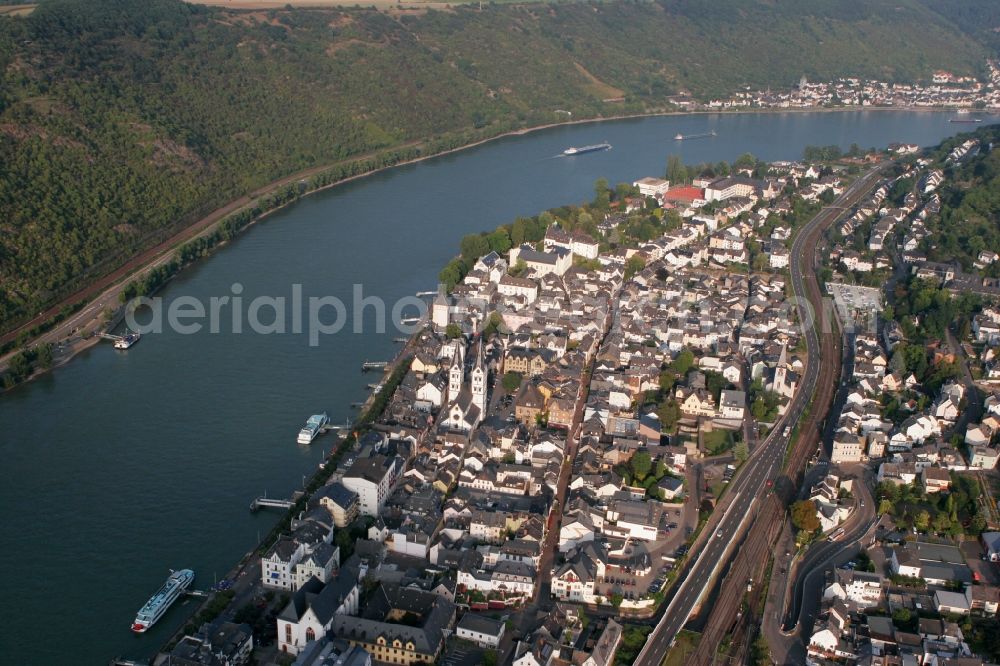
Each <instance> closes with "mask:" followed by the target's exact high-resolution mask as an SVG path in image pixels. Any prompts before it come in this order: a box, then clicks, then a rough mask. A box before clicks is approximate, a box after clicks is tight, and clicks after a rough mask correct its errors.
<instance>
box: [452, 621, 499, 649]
mask: <svg viewBox="0 0 1000 666" xmlns="http://www.w3.org/2000/svg"><path fill="white" fill-rule="evenodd" d="M503 629H504V624H503V622H501V621H500V620H496V619H493V618H492V617H487V616H485V615H479V614H477V613H472V612H468V613H466V614H465V615H463V616H462V619H461V620H459V621H458V625H456V627H455V633H456V634H458V637H459V638H464V639H465V640H467V641H472V642H473V643H475V644H476V645H478V646H479V647H483V648H492V649H496V648H497V647H498V646H499V645H500V639H501V638H503Z"/></svg>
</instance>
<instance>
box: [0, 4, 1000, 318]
mask: <svg viewBox="0 0 1000 666" xmlns="http://www.w3.org/2000/svg"><path fill="white" fill-rule="evenodd" d="M248 2H254V0H233V2H232V3H228V2H225V3H222V2H220V4H225V5H227V6H226V7H209V6H204V5H200V4H185V3H182V2H180V1H179V0H42V2H41V3H40V4H39V5H38V7H37V8H36V9H35V10H34V11H33V12H31V13H30V14H28V15H26V16H16V17H11V16H0V330H9V329H10V328H12V327H13V326H15V325H16V324H17V323H18V322H21V321H24V320H25V319H26V318H27V317H28V316H30V315H31V314H33V313H36V312H38V311H39V310H40V309H42V308H43V307H44V306H46V305H48V304H51V303H53V302H56V301H58V300H59V299H60V298H61V297H64V296H65V295H66V294H68V293H70V292H71V291H73V290H75V289H77V288H79V287H80V286H81V285H83V284H86V283H87V281H88V280H92V279H94V278H95V276H97V275H100V274H103V273H106V272H109V271H111V270H112V269H114V268H115V267H116V266H119V265H121V264H122V263H124V262H125V261H126V260H127V259H128V258H129V257H132V256H134V255H135V254H137V253H138V252H139V251H141V250H143V249H145V248H148V247H150V246H152V245H153V244H155V243H157V242H159V241H162V240H163V239H164V238H166V237H167V236H168V235H169V234H170V233H171V232H175V231H177V230H178V229H179V228H182V227H184V226H185V225H188V224H190V223H191V222H193V221H194V220H196V219H198V218H199V217H201V216H203V215H205V214H206V213H207V212H208V211H211V210H213V209H215V208H217V207H219V206H221V205H223V204H225V203H226V202H228V201H230V200H233V199H235V198H237V197H239V196H241V195H243V194H245V193H247V192H249V191H252V190H253V189H255V188H258V187H260V186H262V185H264V184H266V183H268V182H271V181H273V180H275V179H278V178H280V177H282V176H286V175H288V174H292V173H295V172H297V171H300V170H303V169H307V168H311V167H315V166H317V165H323V164H329V163H332V162H336V161H340V160H345V159H350V158H353V157H356V156H359V155H363V154H369V153H372V152H374V151H380V150H388V149H393V148H396V147H399V146H403V145H412V144H414V143H415V142H431V143H428V145H433V146H434V147H441V146H453V145H459V144H462V143H466V142H469V141H472V140H475V139H480V138H484V137H488V136H495V135H497V134H500V133H503V132H505V131H509V130H514V129H520V128H524V127H529V126H535V125H540V124H545V123H550V122H555V121H558V120H559V119H560V118H561V117H562V116H558V115H557V114H555V113H554V111H555V110H556V109H563V110H568V111H571V112H572V114H573V118H587V117H601V116H610V115H617V114H622V113H640V112H646V111H650V110H662V109H665V108H669V106H668V98H669V97H670V96H671V95H673V94H675V93H677V92H678V91H682V90H684V91H688V92H690V93H691V94H693V95H695V96H696V97H700V98H709V97H712V96H717V95H722V94H727V93H730V92H732V91H734V90H736V89H739V88H740V87H743V86H751V87H755V88H764V87H767V86H776V87H788V86H790V85H791V84H793V83H795V82H796V81H798V79H799V77H800V76H802V75H803V74H805V75H806V76H807V77H808V78H809V79H810V80H825V79H830V78H833V77H836V76H840V75H856V76H863V77H878V78H882V79H890V80H899V81H912V80H919V79H926V78H927V77H929V75H930V73H931V72H932V71H933V70H934V69H938V68H944V69H950V70H952V71H954V72H956V73H966V74H972V73H977V72H979V71H980V70H981V68H982V66H983V63H984V60H985V58H986V56H987V55H988V54H990V53H991V51H990V50H989V47H988V46H987V42H988V41H989V36H988V34H987V32H988V31H983V30H981V26H980V25H979V24H978V23H977V21H976V20H975V19H976V14H975V12H976V11H977V10H976V3H975V2H973V0H962V5H963V12H962V15H961V19H962V20H961V21H953V20H952V19H951V18H947V17H944V16H942V14H940V13H938V11H937V10H936V9H935V8H934V5H933V4H932V3H929V2H925V1H924V0H868V1H862V0H848V1H835V0H802V1H799V2H794V3H793V2H773V1H768V2H765V1H763V0H761V1H751V2H740V1H738V0H716V1H714V2H711V3H704V2H701V1H698V0H662V1H659V2H638V1H628V2H604V3H592V2H588V3H582V2H581V3H558V4H556V3H543V4H506V3H497V4H494V3H484V4H483V8H482V10H480V9H479V6H478V3H476V4H472V5H458V6H453V7H449V8H447V9H444V10H440V11H436V10H434V9H433V8H432V7H433V5H431V6H426V5H425V4H424V3H402V4H401V3H395V4H396V6H395V7H394V8H393V10H392V11H375V10H372V9H350V8H341V9H336V8H334V9H315V8H313V9H304V8H300V9H291V10H285V9H273V10H265V9H252V10H235V9H231V8H229V6H228V5H230V4H232V5H234V6H235V5H238V4H239V3H248ZM281 4H282V5H284V4H287V3H285V2H282V3H281ZM366 4H368V3H366ZM409 4H413V5H420V7H419V8H418V9H415V10H407V9H405V8H403V7H402V5H409ZM942 11H943V10H942ZM984 11H986V10H984ZM990 11H992V10H990ZM611 100H613V101H611Z"/></svg>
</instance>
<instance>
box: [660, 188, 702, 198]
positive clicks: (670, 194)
mask: <svg viewBox="0 0 1000 666" xmlns="http://www.w3.org/2000/svg"><path fill="white" fill-rule="evenodd" d="M663 198H664V199H665V200H667V201H694V200H695V199H704V198H705V191H704V190H703V189H701V188H700V187H672V188H670V189H669V190H667V193H666V194H665V195H664V196H663Z"/></svg>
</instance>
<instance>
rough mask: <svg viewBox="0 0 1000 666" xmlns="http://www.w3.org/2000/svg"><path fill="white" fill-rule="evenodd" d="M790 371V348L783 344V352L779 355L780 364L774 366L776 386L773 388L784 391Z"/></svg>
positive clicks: (779, 391)
mask: <svg viewBox="0 0 1000 666" xmlns="http://www.w3.org/2000/svg"><path fill="white" fill-rule="evenodd" d="M787 373H788V348H787V347H786V346H785V345H784V344H782V345H781V354H780V355H779V356H778V364H777V365H776V366H774V388H773V389H772V390H774V391H777V392H778V393H782V392H783V391H784V388H785V382H786V381H787Z"/></svg>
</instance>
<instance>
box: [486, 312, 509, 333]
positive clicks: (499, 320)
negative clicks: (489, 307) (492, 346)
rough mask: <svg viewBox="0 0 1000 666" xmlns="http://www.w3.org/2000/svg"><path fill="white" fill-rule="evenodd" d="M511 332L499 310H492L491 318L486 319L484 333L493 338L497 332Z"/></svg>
mask: <svg viewBox="0 0 1000 666" xmlns="http://www.w3.org/2000/svg"><path fill="white" fill-rule="evenodd" d="M498 332H499V333H509V332H510V331H508V330H507V329H506V328H505V327H504V324H503V317H501V316H500V313H499V312H491V313H490V316H489V318H488V319H487V320H486V326H484V327H483V335H484V336H485V337H487V338H491V337H493V336H494V335H496V334H497V333H498Z"/></svg>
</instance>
